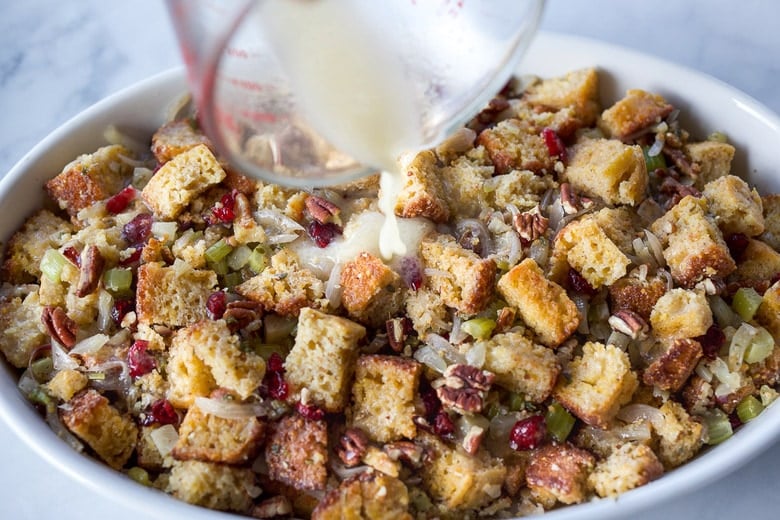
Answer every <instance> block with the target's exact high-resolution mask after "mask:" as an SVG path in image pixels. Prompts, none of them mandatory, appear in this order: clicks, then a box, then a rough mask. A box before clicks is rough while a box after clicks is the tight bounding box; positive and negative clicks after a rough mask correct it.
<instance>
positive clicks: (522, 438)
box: [509, 415, 547, 451]
mask: <svg viewBox="0 0 780 520" xmlns="http://www.w3.org/2000/svg"><path fill="white" fill-rule="evenodd" d="M546 433H547V426H546V425H545V423H544V417H543V416H541V415H532V416H531V417H526V418H525V419H521V420H519V421H517V422H516V423H515V425H514V426H513V427H512V431H511V432H510V433H509V447H510V448H512V449H513V450H518V451H528V450H532V449H534V448H537V447H538V446H539V445H540V444H541V443H542V442H544V436H545V435H546Z"/></svg>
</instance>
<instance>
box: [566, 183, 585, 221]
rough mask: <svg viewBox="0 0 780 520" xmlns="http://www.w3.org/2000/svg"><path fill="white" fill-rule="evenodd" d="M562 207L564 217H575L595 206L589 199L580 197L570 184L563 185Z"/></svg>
mask: <svg viewBox="0 0 780 520" xmlns="http://www.w3.org/2000/svg"><path fill="white" fill-rule="evenodd" d="M560 190H561V206H562V207H563V214H564V215H573V214H575V213H577V212H578V211H581V210H583V209H588V208H589V207H591V206H593V201H592V200H591V199H589V198H587V197H580V196H578V195H577V194H576V193H574V190H573V189H572V187H571V184H569V183H568V182H563V183H561V186H560Z"/></svg>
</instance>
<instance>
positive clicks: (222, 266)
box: [207, 258, 230, 276]
mask: <svg viewBox="0 0 780 520" xmlns="http://www.w3.org/2000/svg"><path fill="white" fill-rule="evenodd" d="M207 265H208V267H209V269H211V270H212V271H214V272H215V273H217V274H218V275H220V276H225V275H226V274H228V273H229V272H230V268H229V267H228V265H227V260H225V259H224V258H223V259H222V260H219V261H217V262H208V263H207Z"/></svg>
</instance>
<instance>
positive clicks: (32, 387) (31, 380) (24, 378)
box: [16, 368, 40, 398]
mask: <svg viewBox="0 0 780 520" xmlns="http://www.w3.org/2000/svg"><path fill="white" fill-rule="evenodd" d="M16 387H17V388H18V389H19V391H20V392H21V393H22V395H23V396H25V397H27V398H29V396H30V395H32V394H33V392H35V391H36V390H38V388H39V387H40V384H38V381H36V380H35V377H33V375H32V370H30V369H29V368H28V369H26V370H25V371H24V372H22V375H21V377H20V378H19V382H18V383H16Z"/></svg>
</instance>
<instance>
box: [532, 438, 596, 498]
mask: <svg viewBox="0 0 780 520" xmlns="http://www.w3.org/2000/svg"><path fill="white" fill-rule="evenodd" d="M595 462H596V461H595V459H594V457H593V455H591V454H590V453H588V452H587V451H585V450H582V449H580V448H577V447H575V446H572V445H570V444H563V445H560V446H555V445H552V444H547V445H545V446H542V447H541V448H539V449H538V450H536V451H534V452H533V453H532V454H531V458H530V460H529V461H528V467H527V468H526V470H525V478H526V482H527V483H528V488H529V489H530V490H531V497H532V498H533V499H534V500H535V501H537V502H539V503H541V504H542V506H543V507H544V508H545V509H550V508H552V507H553V506H554V505H555V504H556V503H557V502H561V503H563V504H578V503H580V502H584V501H585V499H586V498H587V495H588V491H589V488H588V477H589V476H590V473H591V472H592V471H593V469H594V466H595Z"/></svg>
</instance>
